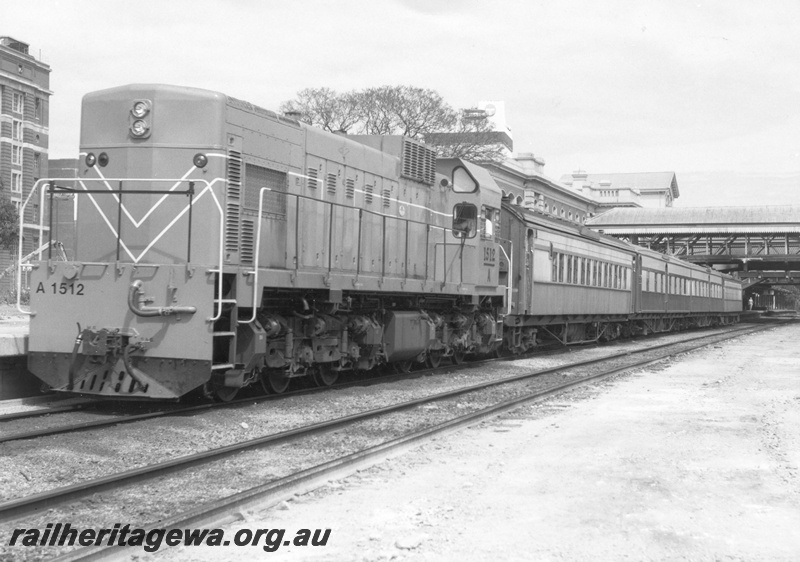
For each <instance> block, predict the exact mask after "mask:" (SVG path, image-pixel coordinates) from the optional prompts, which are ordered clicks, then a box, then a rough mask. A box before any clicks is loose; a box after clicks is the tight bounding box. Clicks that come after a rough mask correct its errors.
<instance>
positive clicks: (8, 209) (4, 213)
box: [0, 196, 19, 250]
mask: <svg viewBox="0 0 800 562" xmlns="http://www.w3.org/2000/svg"><path fill="white" fill-rule="evenodd" d="M18 240H19V213H18V212H17V208H16V207H15V206H14V203H12V202H11V200H10V199H8V198H7V197H3V196H0V248H5V249H9V250H10V249H13V248H14V247H15V246H16V244H17V241H18Z"/></svg>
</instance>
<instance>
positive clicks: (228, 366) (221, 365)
mask: <svg viewBox="0 0 800 562" xmlns="http://www.w3.org/2000/svg"><path fill="white" fill-rule="evenodd" d="M233 367H234V364H233V363H217V364H216V365H211V370H212V371H227V370H228V369H233Z"/></svg>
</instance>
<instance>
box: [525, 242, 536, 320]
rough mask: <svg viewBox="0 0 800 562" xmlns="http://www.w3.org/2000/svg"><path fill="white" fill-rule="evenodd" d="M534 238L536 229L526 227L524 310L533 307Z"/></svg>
mask: <svg viewBox="0 0 800 562" xmlns="http://www.w3.org/2000/svg"><path fill="white" fill-rule="evenodd" d="M535 238H536V231H534V230H533V229H532V228H529V229H527V232H526V235H525V256H524V259H525V262H524V263H525V273H524V275H525V302H523V303H522V309H523V310H524V311H526V314H527V311H528V310H532V309H533V244H534V240H535Z"/></svg>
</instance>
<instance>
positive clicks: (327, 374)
mask: <svg viewBox="0 0 800 562" xmlns="http://www.w3.org/2000/svg"><path fill="white" fill-rule="evenodd" d="M311 377H312V378H313V379H314V382H315V383H317V386H331V385H332V384H333V383H335V382H336V379H338V378H339V371H334V370H333V369H331V367H330V365H319V366H317V367H316V368H315V369H314V370H313V371H312V372H311Z"/></svg>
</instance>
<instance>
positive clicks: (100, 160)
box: [97, 152, 108, 168]
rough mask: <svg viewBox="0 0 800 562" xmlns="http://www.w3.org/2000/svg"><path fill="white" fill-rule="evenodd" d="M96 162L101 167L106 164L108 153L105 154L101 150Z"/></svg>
mask: <svg viewBox="0 0 800 562" xmlns="http://www.w3.org/2000/svg"><path fill="white" fill-rule="evenodd" d="M97 163H98V164H100V166H101V167H103V168H105V167H106V166H108V154H106V153H105V152H101V153H100V156H98V157H97Z"/></svg>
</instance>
